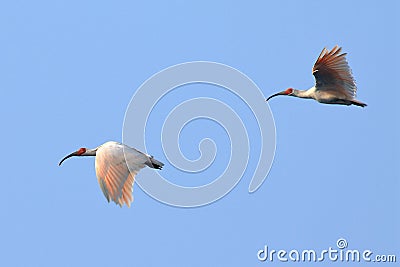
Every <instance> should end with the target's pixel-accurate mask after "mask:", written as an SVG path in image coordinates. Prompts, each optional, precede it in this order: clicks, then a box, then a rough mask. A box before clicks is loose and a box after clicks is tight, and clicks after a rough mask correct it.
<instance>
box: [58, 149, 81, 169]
mask: <svg viewBox="0 0 400 267" xmlns="http://www.w3.org/2000/svg"><path fill="white" fill-rule="evenodd" d="M74 156H79V155H78V153H77V152H76V151H75V152H73V153H71V154H69V155H68V156H65V157H64V158H63V159H62V160H61V161H60V163H58V166H61V164H62V163H63V162H64V160H66V159H68V158H70V157H74Z"/></svg>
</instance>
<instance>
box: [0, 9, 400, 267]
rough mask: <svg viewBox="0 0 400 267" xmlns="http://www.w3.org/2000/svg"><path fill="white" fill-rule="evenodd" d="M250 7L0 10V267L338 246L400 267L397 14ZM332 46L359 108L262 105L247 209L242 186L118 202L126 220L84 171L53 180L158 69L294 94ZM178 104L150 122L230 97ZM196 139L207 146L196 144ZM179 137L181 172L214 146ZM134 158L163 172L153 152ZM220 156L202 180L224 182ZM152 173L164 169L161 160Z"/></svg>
mask: <svg viewBox="0 0 400 267" xmlns="http://www.w3.org/2000/svg"><path fill="white" fill-rule="evenodd" d="M261 2H262V3H261ZM267 2H272V1H259V2H258V3H254V2H248V1H241V3H233V2H232V1H218V3H217V1H198V2H196V3H189V2H188V1H164V2H161V1H160V2H155V1H147V2H146V3H141V4H139V3H134V1H2V2H1V3H0V77H1V78H0V89H1V98H0V102H1V104H0V111H1V112H0V114H1V125H2V128H1V132H0V134H1V140H2V145H1V148H2V153H1V154H0V157H1V165H2V173H1V185H2V186H1V188H2V190H1V191H2V193H1V196H2V201H1V202H0V212H1V214H2V215H1V220H0V225H1V227H0V229H1V230H0V265H1V266H257V265H261V266H262V265H271V263H269V262H264V263H262V262H259V261H258V260H257V251H258V250H259V249H262V248H263V247H264V245H268V246H269V247H270V248H271V249H276V250H278V249H286V250H291V249H298V250H302V249H315V250H322V249H327V248H328V247H336V240H337V239H338V238H340V237H343V238H346V240H347V241H348V243H349V248H351V249H359V250H364V249H370V250H372V251H374V253H377V254H396V255H397V258H398V261H399V260H400V230H399V225H400V211H399V210H400V194H399V192H400V183H399V179H400V153H399V151H400V141H399V136H400V130H399V115H400V113H399V110H400V108H399V106H400V105H399V103H398V99H399V88H398V87H399V85H398V84H399V82H398V77H399V73H400V69H399V63H398V62H399V59H400V57H399V45H400V42H399V26H398V25H400V21H399V20H400V19H399V14H400V8H399V3H398V1H335V2H332V1H274V2H276V3H267ZM336 44H339V45H341V46H343V49H344V51H345V52H348V56H347V59H348V61H349V63H350V66H351V68H352V70H353V73H354V76H355V78H356V80H357V84H358V99H360V100H361V101H364V102H366V103H368V107H366V108H364V109H362V108H359V107H353V106H352V107H347V106H329V105H322V104H319V103H316V102H313V101H311V100H302V99H295V98H290V97H280V98H274V99H273V100H272V101H271V102H270V103H269V104H270V107H271V110H272V112H273V115H274V119H275V123H276V131H277V146H276V156H275V160H274V164H273V166H272V169H271V171H270V173H269V175H268V177H267V179H266V181H265V182H264V184H263V185H262V186H261V188H260V189H259V190H258V191H257V192H256V193H254V194H249V193H248V192H247V189H248V185H249V182H250V180H251V172H246V173H245V176H244V177H243V178H242V180H241V182H240V183H239V184H238V185H237V187H236V188H235V189H234V190H233V191H231V192H230V194H228V195H227V196H226V197H224V198H223V199H221V200H219V201H217V202H215V203H214V204H212V205H208V206H205V207H201V208H192V209H183V208H175V207H170V206H167V205H164V204H162V203H159V202H157V201H155V200H154V199H153V198H151V197H149V196H148V195H147V194H146V193H144V192H143V191H142V190H141V189H140V188H139V187H137V186H135V189H134V195H135V202H134V203H133V206H132V207H131V208H130V209H128V208H125V207H124V208H122V209H121V208H119V207H118V206H115V204H114V203H110V204H108V203H107V202H106V200H105V198H104V196H103V195H102V193H101V190H100V188H99V186H98V184H97V180H96V176H95V170H94V159H93V158H81V159H78V158H77V159H70V160H68V161H67V162H65V165H63V166H62V167H58V165H57V164H58V161H59V160H60V159H61V158H62V157H63V156H65V155H66V154H68V153H70V152H72V151H74V150H76V149H77V148H79V147H81V146H86V147H96V146H98V145H99V144H102V143H103V142H105V141H107V140H115V141H121V135H122V123H123V119H124V114H125V110H126V108H127V105H128V104H129V101H130V99H131V97H132V95H133V94H134V92H135V90H136V89H137V88H138V87H139V86H140V85H141V84H142V83H143V82H144V81H145V80H146V79H148V78H149V77H150V76H152V75H153V74H155V73H156V72H158V71H160V70H162V69H164V68H166V67H169V66H171V65H175V64H178V63H182V62H187V61H193V60H209V61H215V62H220V63H224V64H227V65H230V66H232V67H234V68H236V69H238V70H240V71H242V72H243V73H245V74H246V75H247V76H249V77H250V78H251V79H252V80H253V81H254V82H255V83H256V84H257V85H258V86H259V87H260V88H261V90H262V91H263V93H264V95H265V96H268V95H270V94H272V93H275V92H277V91H280V90H283V89H286V88H287V87H295V88H299V89H307V88H309V87H311V86H312V85H313V83H314V77H313V76H312V74H311V68H312V65H313V64H314V62H315V60H316V58H317V56H318V55H319V53H320V51H321V50H322V48H324V47H328V48H332V47H333V46H334V45H336ZM188 88H189V89H191V90H192V91H190V90H189V89H188V90H187V91H188V92H189V91H190V92H191V93H188V94H187V95H185V94H184V93H182V92H183V91H181V92H180V93H179V92H178V91H177V92H175V93H174V94H172V95H170V96H168V98H167V99H168V100H169V101H166V102H165V104H164V106H161V107H159V108H160V112H167V111H165V110H166V108H171V107H173V106H174V105H176V104H179V103H180V102H181V100H182V99H185V98H182V97H181V96H182V95H185V96H186V97H189V96H190V95H191V94H193V95H196V94H198V92H199V91H201V92H202V94H201V95H202V96H207V95H208V94H211V96H212V97H216V98H218V99H220V100H223V99H228V100H227V101H229V99H230V98H232V96H231V95H229V94H226V92H224V91H218V90H219V89H218V88H217V87H212V86H209V85H193V86H188ZM196 92H197V93H196ZM213 94H214V95H213ZM173 101H176V102H173ZM232 102H235V101H234V100H232ZM238 108H239V109H237V112H238V113H241V111H240V106H239V107H238ZM266 108H268V106H267V104H266ZM243 112H246V110H245V109H243ZM163 120H164V118H162V117H160V118H154V122H153V123H154V125H158V124H162V123H163ZM204 125H209V126H210V127H209V132H207V131H199V130H198V129H199V127H201V129H204V127H203V126H204ZM196 127H197V128H196ZM186 131H187V132H186V133H185V134H183V136H182V139H181V143H182V147H183V151H184V153H185V154H186V155H187V157H188V158H196V157H197V156H198V155H197V154H196V153H198V151H197V150H196V149H197V141H193V140H199V138H204V137H208V136H210V137H212V138H214V139H215V140H216V143H218V142H221V143H219V148H220V149H221V150H222V151H223V150H224V149H226V147H227V146H229V143H228V142H227V140H228V139H227V137H226V134H225V133H224V132H223V131H222V130H221V128H220V127H218V126H216V125H213V124H212V123H210V121H205V122H202V123H201V122H200V123H199V124H198V125H196V124H193V125H190V127H189V126H188V129H186ZM156 136H157V134H156ZM219 139H221V140H219ZM158 142H159V141H158ZM255 142H257V140H255ZM256 144H257V143H256ZM255 147H256V146H255ZM149 152H150V153H152V154H154V155H155V156H156V157H157V158H159V159H161V160H162V161H165V156H164V155H163V153H162V149H161V146H160V144H159V143H156V144H155V145H154V149H153V150H152V151H149ZM219 157H220V158H217V160H216V163H217V166H215V167H214V168H212V169H210V170H208V171H209V172H208V174H207V175H206V177H208V178H205V181H206V182H210V181H211V180H212V177H216V176H218V174H219V173H220V172H221V170H223V167H219V166H220V165H219V164H221V165H223V164H226V158H224V155H219ZM164 171H165V172H166V173H168V172H173V171H174V170H173V168H172V167H171V165H169V164H168V162H166V166H165V170H164ZM139 175H140V174H139ZM176 177H178V178H179V179H180V180H179V181H176V182H177V183H181V184H182V185H190V184H191V183H188V184H186V183H187V181H189V180H190V176H187V174H186V176H179V175H178V176H176ZM207 179H208V180H207ZM199 181H200V184H201V180H198V181H196V182H195V183H194V184H196V183H197V182H199ZM328 263H329V262H325V263H317V264H315V265H317V266H322V265H324V266H325V265H326V264H328ZM274 264H276V265H278V266H279V264H280V263H279V262H275V263H274ZM281 264H283V263H281ZM285 264H288V263H285ZM293 265H295V266H310V265H311V264H309V263H307V264H304V263H293ZM334 265H336V266H340V265H342V263H334ZM387 265H388V266H389V265H390V264H387ZM390 266H393V264H392V265H390Z"/></svg>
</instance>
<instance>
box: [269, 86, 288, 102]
mask: <svg viewBox="0 0 400 267" xmlns="http://www.w3.org/2000/svg"><path fill="white" fill-rule="evenodd" d="M293 92H294V89H293V88H288V89H286V90H284V91H282V92H279V93H276V94H273V95H271V96H270V97H268V98H267V99H266V101H268V100H270V99H271V98H273V97H275V96H278V95H292V94H293Z"/></svg>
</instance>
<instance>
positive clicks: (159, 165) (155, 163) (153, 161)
mask: <svg viewBox="0 0 400 267" xmlns="http://www.w3.org/2000/svg"><path fill="white" fill-rule="evenodd" d="M145 164H146V165H147V166H149V167H150V168H153V169H157V170H161V169H162V167H163V166H164V163H162V162H160V161H158V160H156V159H155V158H153V157H151V158H149V160H148V161H146V162H145Z"/></svg>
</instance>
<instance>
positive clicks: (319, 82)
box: [266, 45, 367, 107]
mask: <svg viewBox="0 0 400 267" xmlns="http://www.w3.org/2000/svg"><path fill="white" fill-rule="evenodd" d="M341 50H342V48H341V47H339V46H337V45H336V46H335V47H334V48H333V49H332V50H331V51H328V50H327V49H326V48H324V49H323V50H322V52H321V54H320V55H319V57H318V59H317V61H316V62H315V64H314V67H313V69H312V74H313V75H314V77H315V85H314V86H313V87H311V88H310V89H308V90H297V89H293V88H288V89H286V90H284V91H282V92H279V93H276V94H274V95H271V96H270V97H268V98H267V99H266V101H268V100H270V99H271V98H273V97H275V96H278V95H289V96H295V97H300V98H312V99H315V100H317V101H318V102H320V103H324V104H338V105H356V106H360V107H365V106H367V104H365V103H363V102H361V101H359V100H357V99H355V97H356V91H357V86H356V83H355V81H354V78H353V75H352V72H351V69H350V67H349V64H348V63H347V60H346V53H341Z"/></svg>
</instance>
